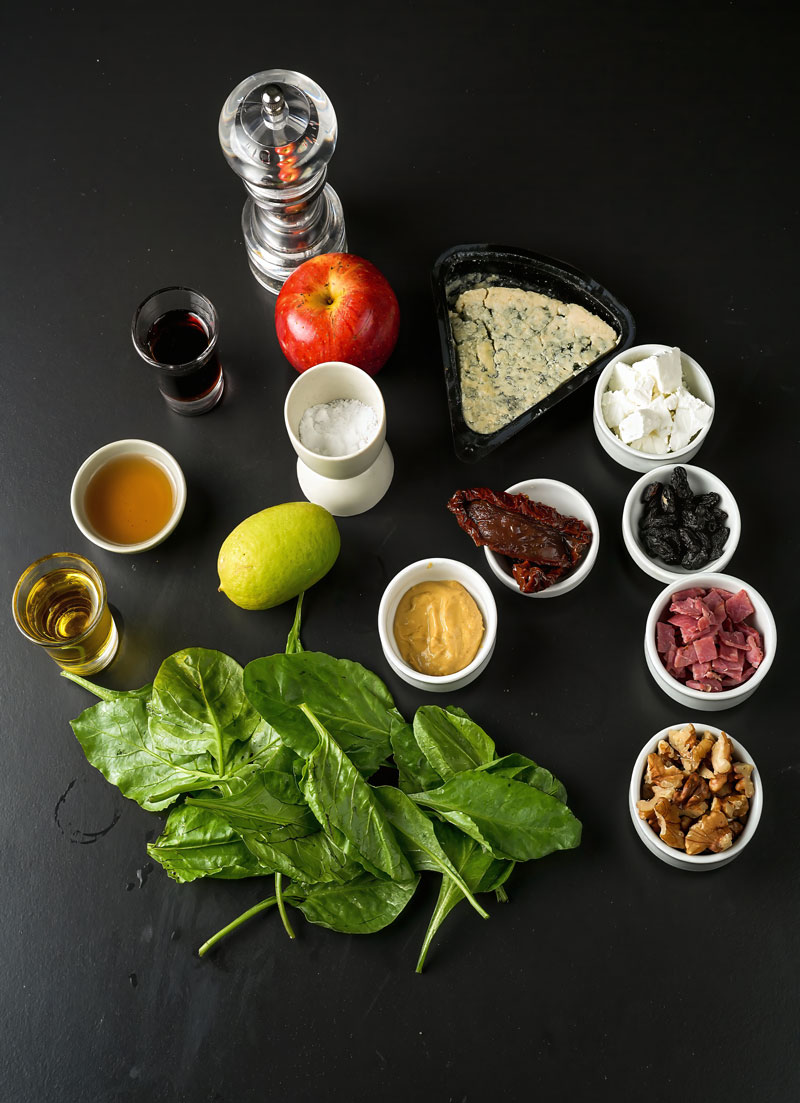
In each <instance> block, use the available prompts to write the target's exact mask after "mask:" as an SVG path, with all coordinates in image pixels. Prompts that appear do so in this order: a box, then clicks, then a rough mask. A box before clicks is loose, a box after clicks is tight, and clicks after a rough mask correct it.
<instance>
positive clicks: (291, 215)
mask: <svg viewBox="0 0 800 1103" xmlns="http://www.w3.org/2000/svg"><path fill="white" fill-rule="evenodd" d="M336 133H337V129H336V116H335V114H334V111H333V106H332V105H331V103H330V101H329V100H328V98H327V96H326V95H325V93H324V92H323V90H322V89H321V88H320V87H319V85H318V84H316V83H315V82H314V81H312V80H310V78H308V77H306V76H304V75H303V74H302V73H295V72H291V71H289V70H285V69H268V70H266V71H264V72H262V73H256V74H255V75H254V76H252V77H248V78H247V80H244V81H242V82H241V84H239V85H237V87H236V88H234V90H233V92H231V94H230V96H229V97H228V99H227V100H226V102H225V105H224V106H223V108H222V112H221V114H220V120H219V138H220V144H221V146H222V150H223V153H224V154H225V157H226V159H227V160H228V163H229V164H230V166H231V168H232V169H233V170H234V172H236V174H237V175H238V176H239V177H240V178H241V179H242V181H243V183H244V186H245V190H246V191H247V193H248V197H247V200H246V201H245V204H244V209H243V211H242V232H243V234H244V241H245V248H246V251H247V259H248V262H249V264H250V268H251V271H252V273H253V275H254V276H255V278H256V279H257V280H258V282H259V283H260V284H261V285H262V286H263V287H265V288H266V289H267V290H268V291H271V292H273V293H274V294H277V293H278V292H279V291H280V289H281V287H282V286H283V284H284V282H285V281H286V279H287V278H288V277H289V276H290V275H291V274H292V272H293V271H294V270H295V269H296V268H298V267H299V266H300V265H301V264H302V263H303V262H304V261H306V260H308V259H309V258H310V257H314V256H317V255H318V254H320V253H332V252H346V251H347V237H346V233H345V223H344V212H343V210H342V204H341V201H340V199H339V197H338V195H337V194H336V192H335V191H334V190H333V188H332V187H331V186H330V184H328V183H326V176H327V166H328V162H329V160H330V158H331V156H332V154H333V151H334V149H335V147H336Z"/></svg>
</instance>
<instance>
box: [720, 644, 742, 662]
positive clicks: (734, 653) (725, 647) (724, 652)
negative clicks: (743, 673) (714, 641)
mask: <svg viewBox="0 0 800 1103" xmlns="http://www.w3.org/2000/svg"><path fill="white" fill-rule="evenodd" d="M740 654H741V652H740V651H739V649H738V648H736V647H731V646H730V645H729V644H727V643H721V644H720V645H719V657H720V658H721V659H724V660H725V661H726V662H728V663H733V664H734V666H736V665H738V666H741V665H742V660H741V658H740V657H739V656H740Z"/></svg>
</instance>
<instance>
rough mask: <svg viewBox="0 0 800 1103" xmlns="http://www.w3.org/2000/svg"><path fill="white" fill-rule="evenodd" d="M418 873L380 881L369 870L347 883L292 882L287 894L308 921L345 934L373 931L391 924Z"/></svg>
mask: <svg viewBox="0 0 800 1103" xmlns="http://www.w3.org/2000/svg"><path fill="white" fill-rule="evenodd" d="M418 883H419V877H414V876H412V877H411V878H409V879H408V880H407V881H381V880H378V879H377V878H376V877H370V876H369V874H366V873H365V874H363V875H362V876H361V877H359V878H358V879H357V880H354V881H349V882H348V883H347V884H346V885H291V886H290V887H289V888H287V889H286V891H285V893H284V898H285V899H286V900H287V901H288V902H290V903H292V904H294V906H295V907H296V908H299V909H300V911H301V912H302V913H303V915H304V916H305V917H306V919H307V920H308V921H309V923H316V924H317V925H318V926H320V927H328V928H329V929H330V930H332V931H340V932H341V933H342V934H374V932H375V931H381V930H383V928H384V927H388V926H389V924H390V923H393V922H394V920H395V919H397V917H398V915H399V914H400V912H401V911H402V910H403V908H404V907H405V906H406V904H407V903H408V902H409V900H410V899H411V897H412V896H413V895H414V891H415V889H416V887H417V884H418Z"/></svg>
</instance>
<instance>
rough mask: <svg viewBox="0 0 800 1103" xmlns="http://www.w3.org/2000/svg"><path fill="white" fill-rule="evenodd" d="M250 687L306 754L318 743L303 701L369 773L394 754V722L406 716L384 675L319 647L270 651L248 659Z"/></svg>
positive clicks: (262, 709) (256, 701) (268, 716)
mask: <svg viewBox="0 0 800 1103" xmlns="http://www.w3.org/2000/svg"><path fill="white" fill-rule="evenodd" d="M244 687H245V692H246V694H247V696H248V698H249V700H250V701H251V702H252V703H253V705H254V706H255V707H256V709H258V711H259V713H260V714H261V716H263V718H264V719H265V720H266V721H267V723H268V724H270V725H271V726H272V727H273V728H275V729H276V731H279V732H280V733H281V738H282V739H283V741H284V743H286V744H287V746H289V747H291V748H292V750H294V751H295V752H296V753H297V754H299V755H302V756H303V757H305V756H306V755H307V754H310V753H311V751H313V750H314V748H315V746H316V744H317V739H316V735H315V733H314V729H313V726H312V725H311V723H310V722H309V721H308V719H307V718H306V717H305V716H304V715H303V714H302V712H300V711H299V709H300V705H303V704H304V705H307V706H308V707H309V708H310V709H311V710H312V712H313V713H314V715H315V716H317V717H318V718H319V720H320V722H321V723H323V724H324V725H325V727H326V728H327V730H328V731H329V732H330V734H331V735H332V736H333V738H334V739H335V740H336V742H337V743H338V744H339V746H340V747H341V748H342V750H343V751H344V752H345V754H347V755H348V757H349V758H350V759H351V760H352V762H353V764H354V765H355V766H356V767H357V768H358V770H359V771H360V772H361V773H362V774H363V775H364V776H365V777H369V776H370V775H371V774H374V773H375V771H376V770H377V769H378V767H379V766H381V765H382V764H383V763H384V762H385V761H386V759H387V758H388V757H389V755H390V754H391V750H392V748H391V743H390V734H391V731H392V727H393V726H395V725H396V724H397V722H398V719H400V720H402V718H401V717H400V716H399V713H398V712H397V710H396V709H395V707H394V701H393V700H392V698H391V695H390V694H389V691H388V690H387V688H386V686H385V685H384V684H383V682H382V681H381V680H380V678H378V677H377V676H376V675H375V674H373V673H372V672H371V671H369V670H366V669H365V668H364V667H363V666H361V665H360V664H359V663H354V662H350V661H349V660H348V659H334V658H333V657H332V656H331V655H325V654H324V653H322V652H319V651H300V652H296V653H294V654H291V655H269V656H267V657H266V658H263V659H255V660H254V661H253V662H251V663H248V664H247V666H246V667H245V670H244Z"/></svg>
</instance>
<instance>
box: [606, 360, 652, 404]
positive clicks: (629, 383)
mask: <svg viewBox="0 0 800 1103" xmlns="http://www.w3.org/2000/svg"><path fill="white" fill-rule="evenodd" d="M609 386H610V389H611V390H614V391H623V392H624V393H625V394H626V395H627V398H628V400H629V401H630V403H631V404H632V405H634V406H644V405H645V404H646V403H648V402H649V401H650V400H651V398H653V377H652V375H650V374H649V373H648V372H646V371H640V370H639V364H623V363H622V362H620V363H618V364H617V365H616V366H615V367H614V371H613V372H612V373H611V382H610V384H609Z"/></svg>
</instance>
